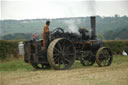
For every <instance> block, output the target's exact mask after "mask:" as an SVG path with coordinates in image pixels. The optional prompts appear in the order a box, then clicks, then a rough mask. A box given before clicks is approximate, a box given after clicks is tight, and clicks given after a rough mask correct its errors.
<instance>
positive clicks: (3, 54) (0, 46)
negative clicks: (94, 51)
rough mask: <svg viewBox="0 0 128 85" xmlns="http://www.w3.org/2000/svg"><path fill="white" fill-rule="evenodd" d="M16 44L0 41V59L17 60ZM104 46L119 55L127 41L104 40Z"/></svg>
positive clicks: (10, 41)
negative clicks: (11, 58) (12, 58)
mask: <svg viewBox="0 0 128 85" xmlns="http://www.w3.org/2000/svg"><path fill="white" fill-rule="evenodd" d="M18 42H19V41H12V40H0V59H7V58H10V57H14V58H18V57H19V53H18ZM104 46H105V47H108V48H110V49H111V50H112V53H113V54H118V55H119V54H121V53H122V51H123V50H124V49H125V48H128V40H125V41H124V40H123V41H121V40H118V41H117V40H116V41H115V40H105V41H104Z"/></svg>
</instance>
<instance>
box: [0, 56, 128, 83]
mask: <svg viewBox="0 0 128 85" xmlns="http://www.w3.org/2000/svg"><path fill="white" fill-rule="evenodd" d="M119 61H120V62H119ZM127 61H128V56H127V57H117V58H116V59H115V60H114V62H113V64H112V65H111V66H109V67H98V66H97V65H94V66H91V67H83V66H81V67H78V66H77V65H75V66H73V67H72V68H71V69H70V70H64V71H57V70H38V71H35V70H21V69H18V70H16V71H7V72H0V73H1V75H0V85H128V62H127Z"/></svg>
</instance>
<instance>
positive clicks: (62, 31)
mask: <svg viewBox="0 0 128 85" xmlns="http://www.w3.org/2000/svg"><path fill="white" fill-rule="evenodd" d="M54 33H64V30H63V29H62V28H60V27H58V28H56V29H54V30H53V31H52V32H51V34H54Z"/></svg>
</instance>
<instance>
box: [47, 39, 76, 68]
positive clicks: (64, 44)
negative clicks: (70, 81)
mask: <svg viewBox="0 0 128 85" xmlns="http://www.w3.org/2000/svg"><path fill="white" fill-rule="evenodd" d="M74 60H75V50H74V46H73V44H72V43H71V42H70V41H69V40H67V39H63V38H59V39H56V40H54V41H53V42H52V43H51V44H50V46H49V47H48V61H49V64H50V65H51V66H52V67H53V68H54V69H57V70H65V69H68V68H70V67H71V66H72V64H73V63H74Z"/></svg>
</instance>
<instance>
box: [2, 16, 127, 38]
mask: <svg viewBox="0 0 128 85" xmlns="http://www.w3.org/2000/svg"><path fill="white" fill-rule="evenodd" d="M46 20H48V19H25V20H0V25H1V26H0V36H4V35H7V34H14V33H25V34H26V33H32V34H33V33H36V32H37V33H40V34H41V32H42V30H43V26H44V24H45V22H46ZM96 20H97V21H96V25H97V26H96V28H97V34H102V35H104V37H105V39H116V38H119V39H128V36H127V33H128V17H127V16H122V17H120V16H119V15H115V16H114V17H100V16H96ZM80 26H83V27H86V28H89V29H90V18H89V17H74V18H57V19H51V25H50V30H53V29H55V28H57V27H61V28H63V29H65V30H66V31H73V32H77V30H78V28H79V27H80ZM90 31H91V30H90ZM110 32H111V34H108V33H110Z"/></svg>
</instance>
